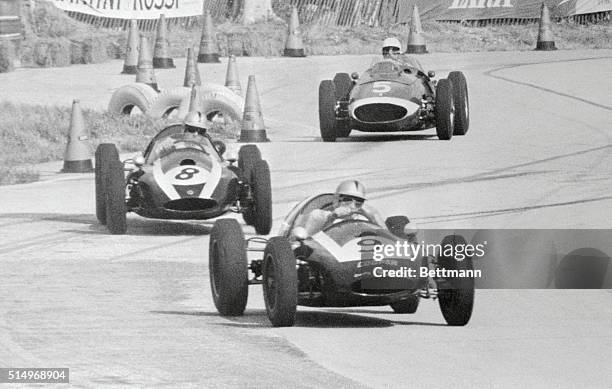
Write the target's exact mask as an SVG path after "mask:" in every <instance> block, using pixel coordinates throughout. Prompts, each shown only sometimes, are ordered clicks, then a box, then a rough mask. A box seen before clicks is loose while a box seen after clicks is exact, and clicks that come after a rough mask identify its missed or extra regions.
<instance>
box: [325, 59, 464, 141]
mask: <svg viewBox="0 0 612 389" xmlns="http://www.w3.org/2000/svg"><path fill="white" fill-rule="evenodd" d="M402 58H403V60H402V61H398V60H395V59H383V60H381V61H379V62H376V63H374V64H373V65H372V66H371V67H370V68H369V69H368V70H366V71H365V72H364V73H363V74H361V75H359V74H358V73H353V74H352V75H350V76H349V74H348V73H337V74H336V75H335V77H334V79H333V80H324V81H321V83H320V85H319V126H320V130H321V137H322V138H323V140H324V141H326V142H334V141H335V140H336V138H343V137H348V136H349V134H350V133H351V131H352V130H358V131H365V132H388V131H418V130H425V129H428V128H433V127H436V133H437V135H438V138H439V139H442V140H449V139H451V138H452V137H453V135H465V134H466V133H467V131H468V128H469V124H470V118H469V114H470V113H469V111H470V107H469V99H468V90H467V81H466V78H465V76H464V74H463V73H462V72H459V71H452V72H450V73H449V75H448V78H444V79H440V80H438V81H434V80H433V77H435V73H434V72H431V71H430V72H428V73H425V71H424V70H423V68H422V66H421V64H420V63H419V62H418V61H417V60H416V59H414V58H412V57H408V56H403V57H402Z"/></svg>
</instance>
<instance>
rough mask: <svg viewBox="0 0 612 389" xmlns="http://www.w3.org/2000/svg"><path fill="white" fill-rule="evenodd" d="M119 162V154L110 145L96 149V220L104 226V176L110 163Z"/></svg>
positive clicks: (112, 145)
mask: <svg viewBox="0 0 612 389" xmlns="http://www.w3.org/2000/svg"><path fill="white" fill-rule="evenodd" d="M118 160H119V152H118V151H117V148H116V147H115V145H114V144H112V143H102V144H100V145H99V146H98V147H97V148H96V154H95V170H94V172H95V186H96V218H97V219H98V221H99V222H100V224H102V225H106V194H105V193H104V180H105V179H106V178H105V174H106V173H103V172H108V165H109V164H110V163H111V162H112V161H118Z"/></svg>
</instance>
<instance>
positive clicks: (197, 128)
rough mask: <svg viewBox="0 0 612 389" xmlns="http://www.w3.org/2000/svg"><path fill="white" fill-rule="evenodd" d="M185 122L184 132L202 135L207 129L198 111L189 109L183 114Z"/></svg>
mask: <svg viewBox="0 0 612 389" xmlns="http://www.w3.org/2000/svg"><path fill="white" fill-rule="evenodd" d="M183 123H184V124H185V132H186V133H193V134H200V135H204V134H205V133H206V130H208V128H207V126H206V125H205V124H204V123H203V122H202V118H201V116H200V113H199V112H197V111H191V112H189V113H188V114H187V116H185V120H184V121H183Z"/></svg>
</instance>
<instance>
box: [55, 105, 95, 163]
mask: <svg viewBox="0 0 612 389" xmlns="http://www.w3.org/2000/svg"><path fill="white" fill-rule="evenodd" d="M91 150H92V148H91V144H90V143H89V136H87V131H86V130H85V121H84V120H83V112H81V106H80V105H79V100H74V101H73V102H72V115H71V116H70V128H69V130H68V145H67V146H66V152H65V153H64V168H63V169H62V173H89V172H91V171H92V170H93V166H92V164H91Z"/></svg>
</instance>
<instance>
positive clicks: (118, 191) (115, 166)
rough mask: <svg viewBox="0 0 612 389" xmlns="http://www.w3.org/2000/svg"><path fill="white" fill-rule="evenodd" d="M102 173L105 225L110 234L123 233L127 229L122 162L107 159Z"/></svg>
mask: <svg viewBox="0 0 612 389" xmlns="http://www.w3.org/2000/svg"><path fill="white" fill-rule="evenodd" d="M102 175H103V177H104V176H105V177H106V179H105V180H104V181H105V182H106V184H105V188H104V192H105V195H106V196H105V203H106V226H107V227H108V230H109V231H110V233H111V234H113V235H123V234H125V233H126V231H127V219H126V212H127V210H126V206H125V176H124V174H123V163H122V162H121V161H119V160H118V159H117V160H114V161H109V164H108V170H107V172H106V174H104V172H103V174H102Z"/></svg>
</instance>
